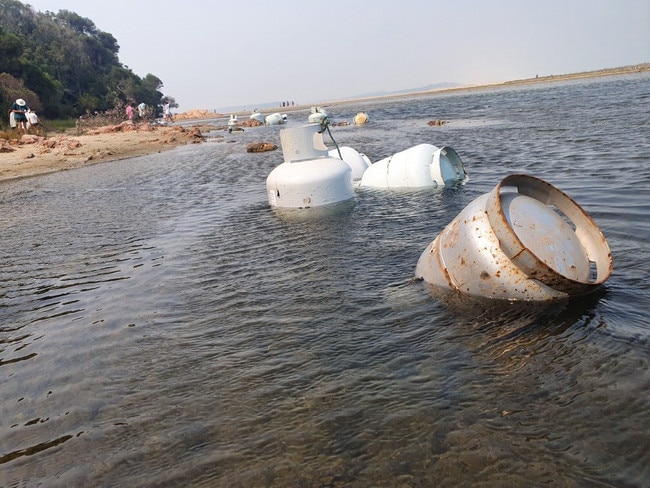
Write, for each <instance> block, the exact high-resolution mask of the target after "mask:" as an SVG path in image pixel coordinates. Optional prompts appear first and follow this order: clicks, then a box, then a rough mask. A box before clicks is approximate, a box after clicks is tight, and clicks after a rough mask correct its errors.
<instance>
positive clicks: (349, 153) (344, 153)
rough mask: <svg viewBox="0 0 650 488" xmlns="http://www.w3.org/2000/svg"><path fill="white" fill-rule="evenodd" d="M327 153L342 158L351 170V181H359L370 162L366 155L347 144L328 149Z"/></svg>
mask: <svg viewBox="0 0 650 488" xmlns="http://www.w3.org/2000/svg"><path fill="white" fill-rule="evenodd" d="M329 155H330V156H331V157H333V158H339V159H343V161H345V162H346V163H347V164H348V166H350V169H351V170H352V181H354V182H359V181H361V178H362V177H363V174H364V173H365V172H366V170H367V169H368V168H369V167H370V165H371V164H372V163H371V162H370V159H368V156H366V155H365V154H363V153H360V152H359V151H357V150H356V149H354V148H352V147H348V146H341V147H339V148H337V149H330V151H329Z"/></svg>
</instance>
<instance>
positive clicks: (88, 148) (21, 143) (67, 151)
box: [0, 122, 204, 182]
mask: <svg viewBox="0 0 650 488" xmlns="http://www.w3.org/2000/svg"><path fill="white" fill-rule="evenodd" d="M200 129H201V126H200V125H193V126H180V125H178V126H177V125H174V126H165V127H154V126H151V125H149V124H141V125H140V126H135V125H132V124H128V123H126V122H124V123H122V124H119V125H117V126H107V127H103V128H99V129H96V130H91V131H88V133H86V134H81V135H68V134H55V135H52V136H49V137H42V136H40V137H39V136H31V135H26V136H22V137H21V139H20V140H18V141H15V140H12V141H5V140H3V139H0V182H2V181H7V180H14V179H19V178H29V177H33V176H39V175H44V174H48V173H53V172H57V171H65V170H70V169H75V168H80V167H83V166H90V165H93V164H98V163H102V162H108V161H120V160H123V159H129V158H132V157H136V156H144V155H147V154H154V153H159V152H162V151H166V150H170V149H174V148H175V147H178V146H181V145H185V144H191V143H198V142H202V141H203V140H204V137H203V136H202V134H201V131H200Z"/></svg>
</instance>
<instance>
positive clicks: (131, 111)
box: [126, 102, 147, 120]
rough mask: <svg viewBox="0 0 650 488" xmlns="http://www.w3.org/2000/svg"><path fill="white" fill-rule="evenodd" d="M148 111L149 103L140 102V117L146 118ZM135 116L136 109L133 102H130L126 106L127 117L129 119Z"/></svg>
mask: <svg viewBox="0 0 650 488" xmlns="http://www.w3.org/2000/svg"><path fill="white" fill-rule="evenodd" d="M146 112H147V105H146V104H145V103H144V102H140V104H139V105H138V117H140V118H141V119H142V118H144V116H145V114H146ZM134 116H135V110H134V109H133V104H131V103H129V104H128V105H127V106H126V118H127V119H129V120H133V117H134Z"/></svg>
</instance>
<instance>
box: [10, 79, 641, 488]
mask: <svg viewBox="0 0 650 488" xmlns="http://www.w3.org/2000/svg"><path fill="white" fill-rule="evenodd" d="M360 110H363V111H366V112H368V114H369V116H370V121H371V122H370V123H369V124H368V125H366V126H362V127H353V126H348V127H332V133H333V135H334V137H335V139H336V141H337V143H338V144H339V145H348V146H352V147H354V148H356V149H358V150H359V151H361V152H364V153H365V154H367V155H368V157H369V158H370V159H371V160H372V161H377V160H379V159H381V158H384V157H386V156H389V155H391V154H393V153H395V152H397V151H400V150H403V149H406V148H408V147H411V146H414V145H416V144H419V143H423V142H427V143H432V144H435V145H437V146H443V145H448V146H451V147H453V148H454V149H456V151H457V152H458V153H459V155H460V156H461V158H462V159H463V161H464V163H465V166H466V169H467V171H468V173H469V175H470V180H469V182H468V183H467V184H466V185H464V186H461V187H456V188H447V189H444V190H442V191H434V190H431V191H411V192H393V191H390V192H383V191H372V190H367V189H365V190H364V189H362V190H359V191H358V192H357V195H356V198H355V201H354V204H353V205H349V206H342V207H341V208H339V209H338V211H337V212H333V213H328V214H324V215H311V216H310V217H309V218H301V217H300V216H298V217H295V218H294V217H288V216H285V215H279V214H276V213H274V212H273V211H272V210H271V209H270V208H269V205H268V201H267V197H266V191H265V179H266V176H267V175H268V174H269V172H270V171H271V170H272V169H273V168H274V167H275V166H277V165H278V164H279V163H281V162H282V154H281V151H279V150H278V151H275V152H270V153H262V154H249V153H246V151H245V147H246V145H247V144H248V143H249V142H258V141H260V140H264V141H268V142H274V143H276V144H278V145H279V128H278V127H262V128H258V129H250V130H246V132H244V133H242V134H231V135H228V134H226V133H223V132H215V133H214V134H209V135H219V134H226V135H225V138H224V139H218V138H216V137H215V138H211V139H210V140H209V141H208V142H206V143H204V144H200V145H192V146H187V147H183V148H179V149H176V150H173V151H170V152H165V153H161V154H155V155H151V156H146V157H140V158H134V159H131V160H128V161H121V162H114V163H103V164H101V165H96V166H92V167H88V168H84V169H79V170H74V171H68V172H62V173H57V174H51V175H46V176H41V177H37V178H29V179H24V180H17V181H11V182H4V183H1V184H0V205H1V208H2V213H1V215H0V235H1V237H2V239H1V242H2V247H1V249H0V253H1V260H2V261H1V262H2V267H1V268H0V398H1V399H2V401H1V403H0V485H1V486H232V487H251V486H261V487H264V486H271V487H280V486H310V487H311V486H354V487H365V486H548V485H552V486H576V487H582V486H585V487H586V486H641V485H643V484H645V483H646V482H647V480H648V479H650V454H649V453H650V436H649V435H648V433H649V432H650V368H649V359H648V358H649V357H650V345H649V343H648V338H649V336H650V325H649V324H648V319H647V317H648V311H649V309H648V303H650V269H649V266H648V262H650V252H649V251H648V246H647V240H648V239H649V238H650V220H649V219H648V217H647V216H648V213H649V212H650V164H648V163H650V140H649V134H650V120H649V115H648V114H650V77H649V76H648V75H647V74H641V75H633V76H625V77H617V78H607V79H601V80H588V81H579V82H571V83H562V84H554V85H541V86H536V87H518V88H500V89H489V90H482V91H476V92H468V93H455V94H445V95H437V96H427V97H413V98H409V99H404V100H398V101H381V102H374V103H371V104H363V105H361V104H359V105H355V104H350V105H345V106H337V107H332V108H331V109H330V116H331V118H332V119H333V121H334V122H336V121H339V120H351V119H352V117H353V115H354V114H355V113H356V112H358V111H360ZM306 119H307V114H306V113H305V114H302V113H299V114H295V115H294V114H291V115H290V121H289V124H290V125H293V124H303V123H305V122H306ZM431 119H444V120H448V121H449V123H448V124H447V125H444V126H442V127H429V126H428V125H427V124H426V122H427V121H428V120H431ZM220 123H223V121H220ZM325 142H326V143H328V145H329V146H330V147H333V145H332V144H331V141H329V140H328V138H327V137H326V138H325ZM515 172H525V173H529V174H532V175H535V176H538V177H540V178H543V179H545V180H547V181H548V182H550V183H552V184H554V185H555V186H557V187H558V188H560V189H561V190H563V191H565V192H566V193H568V194H569V195H570V196H571V197H572V198H573V199H574V200H576V201H577V202H578V203H579V204H580V205H581V206H582V207H583V208H584V209H585V210H586V211H587V212H588V213H589V214H590V215H591V216H592V218H593V219H594V220H595V221H596V223H597V224H598V225H599V227H600V228H601V230H602V231H603V233H604V234H605V236H606V238H607V240H608V242H609V245H610V247H611V249H612V253H613V256H614V273H613V275H612V276H611V277H610V279H609V280H608V281H607V282H606V284H605V286H603V287H602V288H601V289H600V290H599V291H598V292H596V293H595V294H593V295H591V296H588V297H585V298H582V299H579V300H573V301H570V302H568V303H562V304H558V305H556V306H552V307H537V306H533V305H503V304H501V305H499V304H492V305H490V304H484V303H478V302H473V301H469V300H465V299H449V297H442V296H437V295H435V294H434V293H432V292H431V291H430V290H429V289H428V288H427V286H426V285H424V284H423V283H421V282H417V281H415V280H413V275H414V270H415V264H416V262H417V259H418V258H419V256H420V254H421V252H422V251H423V250H424V248H425V247H426V246H427V244H428V243H429V242H431V241H432V240H433V238H435V236H436V235H437V233H438V232H439V231H440V230H441V229H442V228H443V227H444V226H445V225H446V224H447V223H449V222H450V221H451V220H453V218H454V217H455V216H456V215H457V214H458V213H459V212H460V210H462V209H463V208H464V207H465V206H466V205H467V204H468V203H469V202H470V201H472V200H473V199H474V198H475V197H477V196H478V195H481V194H483V193H485V192H487V191H490V190H491V189H492V188H493V187H494V186H495V185H496V184H497V183H498V181H499V180H500V179H502V178H503V177H504V176H506V175H508V174H510V173H515Z"/></svg>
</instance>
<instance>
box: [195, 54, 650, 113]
mask: <svg viewBox="0 0 650 488" xmlns="http://www.w3.org/2000/svg"><path fill="white" fill-rule="evenodd" d="M649 71H650V63H639V64H635V65H631V66H621V67H618V68H605V69H600V70H594V71H581V72H577V73H567V74H561V75H544V76H537V77H535V78H522V79H518V80H509V81H501V82H494V83H484V84H479V85H461V86H453V87H447V88H437V89H434V90H424V91H412V92H400V93H390V94H387V95H377V96H370V97H358V98H348V99H340V100H330V101H326V102H320V103H311V104H300V105H294V106H290V107H271V108H268V107H267V108H264V109H260V110H259V112H260V113H262V114H265V115H268V114H272V113H276V112H281V113H291V112H300V111H303V110H310V109H311V107H314V106H318V107H323V108H327V107H335V106H337V105H345V104H348V103H356V102H360V103H363V102H374V101H380V100H399V99H400V98H412V97H420V96H421V97H426V96H431V95H442V94H446V93H460V92H473V91H478V90H491V89H495V88H510V87H513V86H531V85H536V84H545V83H559V82H562V81H572V80H581V79H590V78H603V77H609V76H620V75H626V74H637V73H644V72H649ZM250 113H251V110H241V111H239V112H232V114H233V115H237V116H238V117H241V116H248V115H250ZM230 114H231V112H229V113H228V114H227V115H226V114H221V116H220V117H213V118H221V117H228V116H229V115H230ZM214 115H218V114H214ZM188 120H200V119H188Z"/></svg>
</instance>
